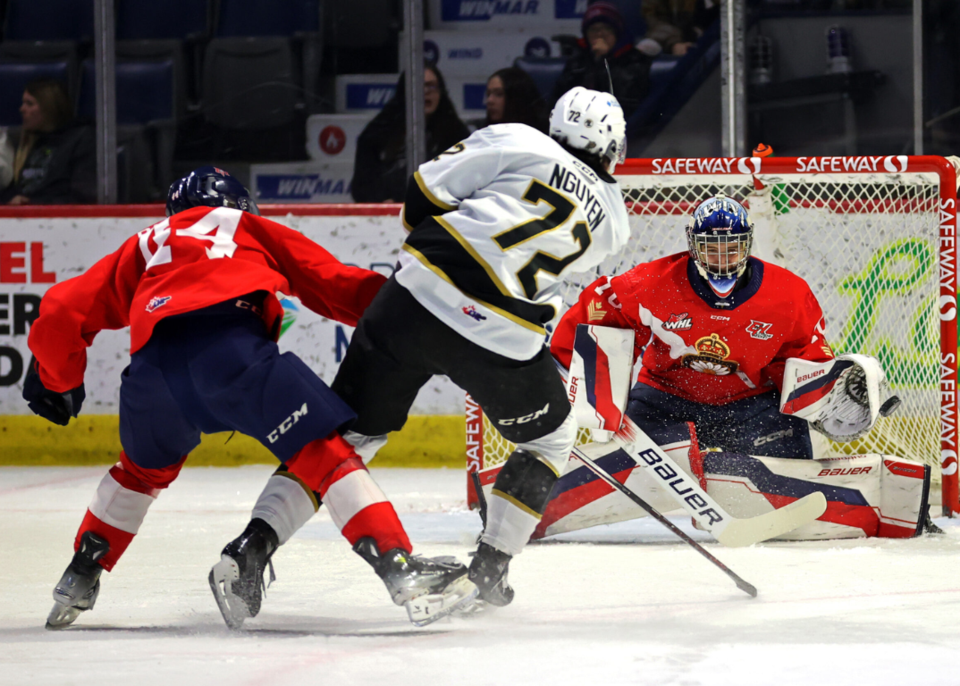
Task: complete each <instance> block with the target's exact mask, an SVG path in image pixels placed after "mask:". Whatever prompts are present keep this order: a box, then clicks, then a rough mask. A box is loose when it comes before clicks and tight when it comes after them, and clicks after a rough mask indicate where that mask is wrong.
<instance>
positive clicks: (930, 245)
mask: <svg viewBox="0 0 960 686" xmlns="http://www.w3.org/2000/svg"><path fill="white" fill-rule="evenodd" d="M617 178H618V180H619V181H620V185H621V188H622V189H623V193H624V199H625V201H626V202H627V208H628V211H629V214H630V223H631V229H632V237H631V240H630V243H629V244H628V245H627V247H626V248H625V249H624V250H623V251H622V252H621V253H620V254H618V255H616V256H613V257H610V258H608V259H607V261H606V262H604V264H603V265H602V266H601V267H600V268H599V269H598V270H597V271H595V272H591V273H589V274H581V275H575V276H574V277H573V278H571V279H569V280H568V282H567V283H566V286H565V288H566V290H565V293H564V300H565V301H566V303H567V305H570V304H572V303H574V302H575V301H576V299H577V297H578V296H579V294H580V292H581V291H582V289H583V288H584V287H585V286H587V285H588V284H590V283H591V282H592V281H593V280H595V279H596V278H597V277H598V276H600V275H602V274H606V275H610V276H612V275H615V274H619V273H622V272H624V271H626V270H627V269H630V268H631V267H633V266H634V265H636V264H638V263H640V262H647V261H649V260H653V259H656V258H659V257H663V256H664V255H669V254H672V253H676V252H680V251H684V250H686V237H685V234H684V227H685V226H686V224H687V222H688V220H689V217H690V215H691V214H692V211H693V208H694V207H695V206H696V205H697V204H698V203H699V202H701V201H702V200H704V199H706V198H708V197H710V196H712V195H716V194H717V193H725V194H726V195H728V196H730V197H732V198H734V199H736V200H739V201H741V202H743V204H744V205H745V206H746V207H747V209H748V210H749V212H750V218H751V220H752V221H753V222H754V223H755V225H756V232H755V238H754V251H753V254H754V255H756V256H757V257H759V258H761V259H764V260H767V261H770V262H774V263H776V264H779V265H782V266H784V267H786V268H788V269H790V270H791V271H793V272H795V273H796V274H798V275H799V276H801V277H803V278H804V279H805V280H806V281H807V283H809V284H810V287H811V289H812V290H813V292H814V294H815V295H816V296H817V298H818V299H819V301H820V304H821V306H822V307H823V311H824V315H825V318H826V322H827V338H828V340H829V341H830V343H831V345H832V346H833V348H834V350H835V351H836V352H837V353H838V354H839V353H843V352H857V353H866V354H870V355H875V356H876V357H877V358H879V359H880V362H881V363H882V364H883V367H884V369H885V370H886V372H887V376H888V379H889V382H890V386H891V390H892V391H893V392H894V393H895V394H897V395H898V396H900V398H901V399H902V400H903V404H902V406H901V408H900V410H899V411H898V412H897V413H896V414H895V415H894V416H893V417H890V418H886V419H881V420H880V421H879V422H878V425H877V427H875V428H874V430H873V431H871V432H870V433H869V434H868V435H867V436H865V437H864V438H862V439H860V440H859V441H856V442H854V443H848V444H835V443H828V442H826V441H822V442H821V445H820V446H819V448H820V454H818V457H830V456H836V455H841V454H862V453H883V454H892V455H898V456H901V457H906V458H910V459H915V460H920V461H923V462H925V463H927V464H930V465H932V466H933V467H934V470H933V471H934V474H935V475H940V474H942V492H943V504H944V510H945V513H947V512H960V501H958V486H957V450H958V448H957V412H956V410H957V404H956V402H957V353H958V351H957V268H956V264H957V263H956V228H957V213H956V212H957V209H956V204H957V181H956V179H957V175H956V169H955V168H954V166H953V164H951V163H950V162H948V161H947V160H945V159H944V158H942V157H934V156H922V157H907V156H890V157H798V158H766V159H761V158H711V159H690V158H688V159H651V160H627V162H626V163H624V164H622V165H620V166H618V167H617ZM466 419H467V469H468V471H480V472H481V477H482V478H481V481H482V482H483V483H487V482H488V481H490V480H492V479H493V478H494V475H495V472H496V471H497V467H498V466H499V465H500V464H502V463H503V461H504V460H506V458H507V456H509V454H510V452H511V451H512V450H513V446H512V445H511V444H510V443H508V442H507V441H505V440H504V439H503V438H502V437H501V436H500V435H499V434H498V433H497V431H496V429H495V428H494V427H493V426H492V425H490V424H489V423H488V422H487V421H486V420H485V418H484V417H483V416H482V412H481V411H480V408H479V407H477V406H476V404H475V403H473V401H472V400H471V399H470V398H469V397H468V398H467V412H466ZM583 433H584V434H585V432H583ZM581 438H582V440H586V436H585V435H583V436H582V437H581ZM469 482H470V480H469V479H468V495H469V498H470V500H471V502H473V500H474V499H475V496H474V493H473V489H472V484H470V483H469Z"/></svg>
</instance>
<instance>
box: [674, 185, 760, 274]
mask: <svg viewBox="0 0 960 686" xmlns="http://www.w3.org/2000/svg"><path fill="white" fill-rule="evenodd" d="M687 247H688V248H689V250H690V258H691V259H692V260H693V261H694V262H695V263H696V265H697V270H698V271H699V272H700V274H701V275H703V277H704V278H710V277H713V278H717V277H719V278H728V277H731V276H739V275H740V274H742V273H743V270H744V269H746V267H747V259H748V258H749V257H750V250H751V248H752V247H753V224H751V223H750V219H749V218H748V217H747V211H746V210H745V209H744V207H743V205H741V204H740V203H738V202H737V201H736V200H731V199H730V198H728V197H727V196H725V195H723V194H719V195H716V196H714V197H712V198H708V199H707V200H704V201H703V202H702V203H700V204H699V205H698V206H697V209H696V210H694V213H693V220H692V221H691V222H690V224H689V226H687Z"/></svg>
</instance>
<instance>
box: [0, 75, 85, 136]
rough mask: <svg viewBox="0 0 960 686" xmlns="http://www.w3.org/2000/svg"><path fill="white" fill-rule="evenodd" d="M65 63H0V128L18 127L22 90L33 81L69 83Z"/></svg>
mask: <svg viewBox="0 0 960 686" xmlns="http://www.w3.org/2000/svg"><path fill="white" fill-rule="evenodd" d="M69 66H70V65H69V64H68V63H67V62H65V61H64V62H37V63H30V62H3V61H0V126H20V124H21V123H22V120H21V117H20V102H21V101H22V100H23V88H24V86H26V85H27V84H28V83H29V82H30V81H33V80H34V79H58V80H60V81H63V82H64V83H67V82H68V81H69Z"/></svg>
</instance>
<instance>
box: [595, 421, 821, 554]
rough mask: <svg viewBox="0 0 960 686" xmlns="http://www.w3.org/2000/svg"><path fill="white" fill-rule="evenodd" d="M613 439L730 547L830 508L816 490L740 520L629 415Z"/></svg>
mask: <svg viewBox="0 0 960 686" xmlns="http://www.w3.org/2000/svg"><path fill="white" fill-rule="evenodd" d="M613 440H614V442H615V443H616V444H617V445H619V446H620V448H621V449H623V450H624V451H625V452H626V453H627V454H628V455H629V456H630V457H631V458H633V460H634V461H635V462H636V463H637V464H639V465H640V466H642V467H643V468H644V469H646V470H647V473H648V474H650V475H651V477H652V478H653V480H654V481H656V482H657V483H658V484H660V485H661V486H662V487H663V488H664V489H665V490H666V491H667V492H668V493H670V495H672V496H673V497H674V498H675V499H676V500H677V502H678V503H679V504H680V506H681V507H683V509H684V510H686V511H687V512H688V513H690V516H691V517H693V518H694V519H695V520H696V521H697V523H698V524H700V526H702V527H703V528H704V529H706V530H707V531H709V532H710V533H711V534H712V535H713V537H714V538H716V539H717V540H718V541H719V542H720V543H722V544H723V545H725V546H728V547H731V548H736V547H740V546H747V545H753V544H754V543H759V542H760V541H765V540H767V539H768V538H774V537H776V536H780V535H781V534H785V533H787V532H788V531H793V530H794V529H796V528H797V527H798V526H802V525H803V524H806V523H808V522H812V521H813V520H814V519H816V518H817V517H819V516H820V515H822V514H823V513H824V512H825V511H826V509H827V499H826V497H824V495H823V493H820V492H817V493H810V494H809V495H806V496H804V497H803V498H800V499H799V500H797V501H795V502H792V503H790V504H789V505H787V506H786V507H781V508H779V509H777V510H773V511H772V512H767V513H765V514H762V515H758V516H756V517H750V518H748V519H737V518H736V517H733V516H731V515H730V514H728V513H727V512H726V511H725V510H724V509H723V508H722V507H720V505H718V504H717V502H716V501H715V500H714V499H713V498H711V497H710V496H709V495H707V492H706V491H705V490H704V489H703V488H701V487H700V484H699V482H698V481H697V479H695V478H693V477H692V476H691V475H690V474H688V473H687V472H686V471H684V470H683V469H681V468H680V467H679V466H677V463H676V462H674V461H673V459H672V458H671V457H670V456H669V455H667V453H665V452H664V451H663V449H662V448H660V446H659V445H657V444H656V443H654V442H653V439H651V438H650V437H649V436H647V434H645V433H644V432H643V431H642V430H641V429H640V428H639V427H638V426H637V425H636V424H634V423H633V421H631V420H630V418H629V417H624V418H623V424H622V425H621V427H620V431H619V432H617V434H616V435H615V436H614V438H613ZM577 457H580V456H579V455H578V456H577ZM581 459H582V458H581Z"/></svg>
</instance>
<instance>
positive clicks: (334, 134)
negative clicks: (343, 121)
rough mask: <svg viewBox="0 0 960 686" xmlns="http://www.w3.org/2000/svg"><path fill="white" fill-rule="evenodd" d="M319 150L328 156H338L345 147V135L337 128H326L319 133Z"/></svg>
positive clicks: (332, 126)
mask: <svg viewBox="0 0 960 686" xmlns="http://www.w3.org/2000/svg"><path fill="white" fill-rule="evenodd" d="M318 142H319V143H320V149H321V150H323V151H324V152H325V153H327V154H328V155H339V154H340V152H341V151H342V150H343V148H344V147H345V146H346V145H347V134H345V133H344V132H343V129H341V128H340V127H339V126H334V125H332V124H331V125H330V126H326V127H324V129H323V131H321V132H320V138H319V141H318Z"/></svg>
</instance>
